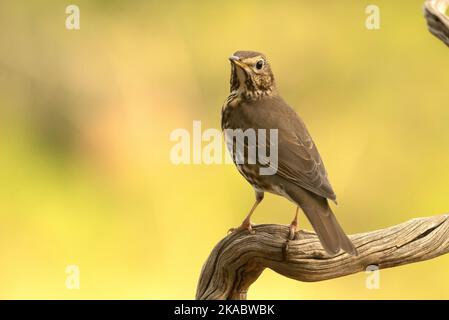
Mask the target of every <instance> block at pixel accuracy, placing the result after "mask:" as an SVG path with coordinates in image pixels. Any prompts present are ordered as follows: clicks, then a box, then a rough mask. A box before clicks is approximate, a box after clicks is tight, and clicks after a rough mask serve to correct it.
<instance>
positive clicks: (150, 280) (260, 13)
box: [0, 0, 449, 299]
mask: <svg viewBox="0 0 449 320" xmlns="http://www.w3.org/2000/svg"><path fill="white" fill-rule="evenodd" d="M375 2H376V3H375V4H377V5H378V6H379V8H380V14H381V16H380V17H381V21H380V23H381V24H380V26H381V28H380V30H371V31H370V30H367V29H366V28H365V19H366V17H367V15H366V13H365V8H366V6H367V5H369V4H371V3H372V2H371V1H355V0H354V1H349V0H345V1H340V2H337V1H325V2H320V3H313V2H311V1H263V2H261V1H208V2H206V1H191V2H190V1H166V2H162V1H161V2H159V1H157V2H156V1H132V2H131V1H106V0H104V1H87V0H85V1H77V3H76V4H77V5H78V6H79V8H80V13H81V14H80V19H81V20H80V22H81V24H80V26H81V28H80V30H67V29H66V28H65V19H66V17H67V15H66V13H65V9H66V6H67V5H69V4H72V3H65V2H61V1H48V0H47V1H39V2H37V1H2V3H1V4H0V38H1V46H0V88H1V89H0V177H1V183H0V199H1V201H0V219H1V223H0V298H4V299H16V298H25V299H34V298H43V299H47V298H56V299H72V298H73V299H79V298H87V299H90V298H100V299H101V298H113V299H116V298H125V299H128V298H129V299H192V298H194V295H195V290H196V284H197V280H198V276H199V272H200V270H201V266H202V264H203V262H204V261H205V260H206V258H207V256H208V254H209V252H210V251H211V249H212V248H213V246H214V245H215V244H216V243H217V242H218V241H219V240H220V239H221V238H222V237H224V236H225V234H226V231H227V230H228V228H230V227H232V226H236V225H238V224H239V223H240V222H241V220H242V219H243V217H244V216H245V214H246V213H247V212H248V210H249V208H250V206H251V205H252V203H253V200H254V195H253V191H252V189H251V187H250V186H249V184H248V183H247V182H246V181H245V180H244V179H243V178H242V177H241V176H240V175H239V173H238V172H237V170H236V169H235V168H234V167H233V166H231V165H209V166H208V165H204V164H202V165H179V166H175V165H173V164H172V163H171V162H170V158H169V153H170V149H171V148H172V146H173V145H174V143H173V142H171V141H170V140H169V134H170V132H172V130H174V129H177V128H185V129H187V130H189V131H190V132H191V131H192V121H193V120H201V121H202V126H203V129H206V128H219V126H220V108H221V105H222V103H223V101H224V100H225V99H226V97H227V94H228V91H229V88H228V86H229V69H230V68H229V62H228V61H227V57H228V56H229V55H230V54H232V53H233V52H234V51H236V50H238V49H247V50H258V51H262V52H264V53H265V54H266V55H267V56H268V57H269V59H270V61H271V65H272V68H273V70H274V73H275V76H276V78H277V82H278V87H279V90H280V92H281V93H282V95H283V96H284V98H285V99H286V100H287V101H288V102H289V103H290V104H291V105H292V106H293V107H294V108H295V109H296V110H297V111H298V113H299V114H300V115H301V116H302V117H303V119H304V120H305V122H306V123H307V124H308V127H309V130H310V131H311V133H312V135H313V137H314V139H315V142H316V143H317V145H318V146H319V149H320V152H321V155H322V157H323V159H324V161H325V162H326V166H327V169H328V172H329V177H330V180H331V182H332V184H333V187H334V189H335V190H336V193H337V196H338V199H339V206H338V207H336V208H335V212H336V214H337V216H338V219H339V220H340V222H341V224H342V225H343V226H344V228H345V230H346V231H347V232H348V233H357V232H365V231H369V230H373V229H378V228H382V227H386V226H389V225H393V224H397V223H400V222H402V221H405V220H408V219H410V218H413V217H418V216H428V215H434V214H440V213H444V212H446V211H447V209H448V207H449V197H448V194H447V191H448V190H449V165H448V164H449V126H448V119H449V108H448V103H449V99H448V96H449V92H448V90H447V85H448V83H449V73H448V72H447V70H448V67H449V61H448V49H447V47H445V46H444V45H443V44H442V43H441V42H440V41H439V40H437V39H436V38H435V37H433V36H432V35H430V33H429V32H428V31H427V28H426V23H425V20H424V18H423V13H422V5H423V1H422V0H421V1H420V0H413V1H407V4H405V2H404V1H391V0H390V1H375ZM294 210H295V209H294V205H293V204H291V203H290V202H289V201H287V200H285V199H283V198H280V197H276V196H272V195H267V196H266V199H265V200H264V202H263V203H262V204H261V205H260V207H259V208H258V210H257V211H256V213H255V215H254V222H255V223H283V224H287V223H289V222H290V220H291V218H292V216H293V214H294ZM300 224H301V226H303V227H304V228H307V229H310V225H309V224H308V223H307V222H306V220H305V218H304V216H303V215H302V216H301V219H300ZM448 263H449V257H447V256H445V257H440V258H437V259H434V260H431V261H427V262H421V263H418V264H413V265H407V266H402V267H398V268H395V269H389V270H382V271H381V273H380V289H378V290H368V289H367V288H366V286H365V280H366V277H367V275H366V274H364V273H360V274H356V275H352V276H347V277H344V278H340V279H336V280H329V281H324V282H320V283H301V282H296V281H293V280H290V279H287V278H284V277H282V276H279V275H277V274H275V273H274V272H272V271H270V270H266V271H265V272H264V273H263V275H262V276H261V278H260V279H259V280H258V281H257V282H256V283H255V284H254V285H253V286H252V287H251V290H250V292H249V295H248V296H249V298H250V299H258V298H260V299H331V298H341V299H380V298H382V299H393V298H418V299H430V298H436V299H440V298H445V299H447V298H449V279H448V277H447V267H448ZM68 265H76V266H78V267H79V270H80V289H78V290H76V289H75V290H69V289H67V288H66V278H67V274H66V272H65V271H66V267H67V266H68Z"/></svg>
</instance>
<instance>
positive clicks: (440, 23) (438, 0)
mask: <svg viewBox="0 0 449 320" xmlns="http://www.w3.org/2000/svg"><path fill="white" fill-rule="evenodd" d="M448 7H449V0H428V1H426V3H425V4H424V16H425V17H426V20H427V26H428V28H429V31H430V32H431V33H432V34H433V35H434V36H436V37H437V38H439V39H440V40H441V41H443V42H444V43H445V44H446V45H447V46H449V17H448V16H447V15H446V14H445V13H446V11H447V9H448Z"/></svg>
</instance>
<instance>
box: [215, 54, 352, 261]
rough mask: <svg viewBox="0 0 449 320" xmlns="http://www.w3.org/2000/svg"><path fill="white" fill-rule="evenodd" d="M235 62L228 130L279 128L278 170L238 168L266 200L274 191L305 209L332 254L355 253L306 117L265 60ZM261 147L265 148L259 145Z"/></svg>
mask: <svg viewBox="0 0 449 320" xmlns="http://www.w3.org/2000/svg"><path fill="white" fill-rule="evenodd" d="M231 58H232V59H231V68H232V70H231V81H230V86H231V93H230V95H229V97H228V99H227V100H226V102H225V104H224V105H223V108H222V117H221V126H222V129H223V130H226V129H233V130H235V129H242V130H247V129H256V131H257V129H266V130H270V129H277V130H278V168H277V172H276V173H275V174H274V175H260V173H259V170H258V169H259V168H260V166H261V165H260V164H258V163H256V164H248V163H247V161H245V163H243V164H236V166H237V168H238V170H239V172H240V173H241V174H242V175H243V176H244V177H245V178H246V180H248V182H249V183H250V184H251V185H252V186H253V188H254V190H255V191H256V197H258V198H260V201H261V199H262V198H263V192H271V193H274V194H278V195H281V196H284V197H286V198H287V199H289V200H291V201H292V202H294V203H296V204H297V205H298V206H300V207H301V208H302V210H303V211H304V213H305V214H306V216H307V217H308V219H309V220H310V222H311V224H312V226H313V227H314V229H315V231H316V232H317V234H318V236H319V238H320V240H321V242H322V244H323V247H324V249H325V250H326V251H327V252H329V253H331V254H335V253H337V252H338V251H339V250H340V249H343V250H345V251H347V252H349V253H351V254H355V253H356V251H355V248H354V246H353V245H352V243H351V241H350V240H349V239H348V238H347V236H346V235H345V233H344V232H343V230H342V229H341V227H340V225H339V224H338V222H337V220H336V218H335V216H334V214H333V213H332V210H331V209H330V207H329V204H328V199H329V200H332V201H336V195H335V193H334V191H333V189H332V186H331V184H330V182H329V180H328V176H327V172H326V169H325V167H324V164H323V161H322V160H321V157H320V154H319V152H318V149H317V148H316V145H315V143H314V142H313V140H312V138H311V136H310V134H309V132H308V130H307V128H306V126H305V124H304V122H303V121H302V119H301V118H300V117H299V116H298V115H297V114H296V112H295V111H294V110H293V109H292V108H291V107H290V106H289V105H288V104H287V103H286V102H285V101H284V100H283V99H282V98H281V96H280V95H279V94H278V91H277V89H276V84H275V81H274V76H273V73H272V71H271V67H270V65H269V64H268V62H267V60H266V58H265V56H264V55H263V54H260V53H258V52H252V51H237V52H236V53H234V55H233V56H232V57H231ZM260 60H263V63H261V62H260ZM256 63H259V65H260V64H263V68H262V69H260V70H259V69H258V68H257V67H256ZM266 145H268V146H269V143H267V144H266ZM248 147H250V148H251V147H254V146H248V145H247V144H245V149H247V148H248ZM257 147H265V145H263V144H261V142H260V141H258V142H257ZM260 201H258V202H256V204H255V206H254V207H253V209H252V211H253V210H254V209H255V207H256V206H257V204H258V203H259V202H260ZM252 211H251V212H250V215H251V213H252ZM250 215H249V216H248V221H249V217H250Z"/></svg>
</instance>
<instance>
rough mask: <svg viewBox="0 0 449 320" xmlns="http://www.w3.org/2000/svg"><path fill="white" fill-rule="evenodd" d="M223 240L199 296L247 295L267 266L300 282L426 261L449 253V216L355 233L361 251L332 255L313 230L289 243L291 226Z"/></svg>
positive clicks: (207, 268)
mask: <svg viewBox="0 0 449 320" xmlns="http://www.w3.org/2000/svg"><path fill="white" fill-rule="evenodd" d="M254 230H255V231H256V233H255V234H250V233H249V232H247V231H240V232H237V233H233V234H230V235H228V236H226V237H225V238H224V239H223V240H221V241H220V242H219V243H218V244H217V245H216V246H215V248H214V249H213V250H212V253H211V254H210V256H209V258H208V259H207V261H206V263H205V264H204V266H203V269H202V271H201V276H200V280H199V283H198V287H197V293H196V299H213V300H215V299H235V300H243V299H246V294H247V291H248V289H249V287H250V285H251V284H252V283H253V282H254V281H256V280H257V278H258V277H259V276H260V274H261V273H262V271H263V270H264V269H265V268H270V269H272V270H274V271H275V272H277V273H279V274H281V275H283V276H286V277H289V278H291V279H294V280H298V281H307V282H310V281H322V280H328V279H332V278H338V277H343V276H346V275H349V274H353V273H357V272H361V271H365V270H366V268H367V267H368V266H371V265H376V266H378V267H379V269H384V268H391V267H396V266H400V265H404V264H408V263H413V262H418V261H424V260H428V259H432V258H434V257H437V256H440V255H443V254H445V253H447V252H448V251H449V215H440V216H434V217H428V218H417V219H413V220H410V221H407V222H405V223H402V224H399V225H396V226H392V227H389V228H386V229H381V230H376V231H372V232H367V233H360V234H355V235H351V236H349V237H350V238H351V240H352V241H353V243H354V245H355V246H356V248H357V250H358V252H359V255H358V256H350V255H348V254H346V253H344V252H341V253H339V254H337V255H335V256H329V255H328V254H327V253H326V252H325V251H324V250H323V248H322V246H321V243H320V242H319V240H318V237H317V236H316V235H315V234H314V233H312V232H307V231H300V232H297V233H296V237H295V240H292V241H290V242H287V240H286V239H287V235H288V232H289V229H288V226H285V225H274V224H269V225H258V226H255V227H254Z"/></svg>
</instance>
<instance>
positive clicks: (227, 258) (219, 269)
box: [196, 0, 449, 299]
mask: <svg viewBox="0 0 449 320" xmlns="http://www.w3.org/2000/svg"><path fill="white" fill-rule="evenodd" d="M448 7H449V0H428V1H426V2H425V4H424V16H425V18H426V20H427V25H428V28H429V31H430V32H431V33H432V34H433V35H435V36H436V37H438V38H439V39H440V40H441V41H443V42H444V43H445V44H446V45H447V46H449V18H448V16H446V14H445V13H446V11H447V9H448ZM254 229H255V231H256V233H255V234H249V233H248V232H245V231H241V232H238V233H235V234H231V235H228V236H227V237H226V238H224V239H223V240H221V241H220V242H219V243H218V244H217V245H216V246H215V248H214V250H213V251H212V253H211V254H210V256H209V258H208V259H207V261H206V263H205V264H204V266H203V269H202V270H201V276H200V280H199V283H198V287H197V292H196V298H197V299H246V293H247V291H248V288H249V286H250V285H251V284H252V283H253V282H254V281H256V280H257V278H258V277H259V276H260V274H261V273H262V271H263V270H264V269H265V268H270V269H272V270H274V271H275V272H277V273H279V274H281V275H284V276H286V277H289V278H292V279H295V280H299V281H321V280H327V279H332V278H337V277H343V276H346V275H349V274H353V273H357V272H360V271H364V270H366V268H367V267H368V266H370V265H376V266H377V267H379V269H383V268H391V267H396V266H400V265H404V264H408V263H413V262H418V261H424V260H428V259H432V258H435V257H437V256H440V255H443V254H445V253H447V252H448V251H449V215H441V216H434V217H429V218H418V219H413V220H410V221H408V222H405V223H402V224H399V225H397V226H393V227H389V228H386V229H382V230H377V231H372V232H368V233H361V234H356V235H352V236H350V238H351V240H352V241H353V243H354V245H355V246H356V247H357V250H358V252H359V255H358V256H356V257H353V256H350V255H348V254H346V253H340V254H338V255H336V256H329V255H327V254H326V253H325V252H324V250H323V248H322V246H321V244H320V242H319V240H318V238H317V236H316V235H315V234H314V233H310V232H306V231H300V232H298V233H297V234H296V237H295V240H293V241H289V242H287V241H286V239H287V237H288V233H289V229H288V227H287V226H282V225H272V224H271V225H259V226H256V227H255V228H254Z"/></svg>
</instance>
